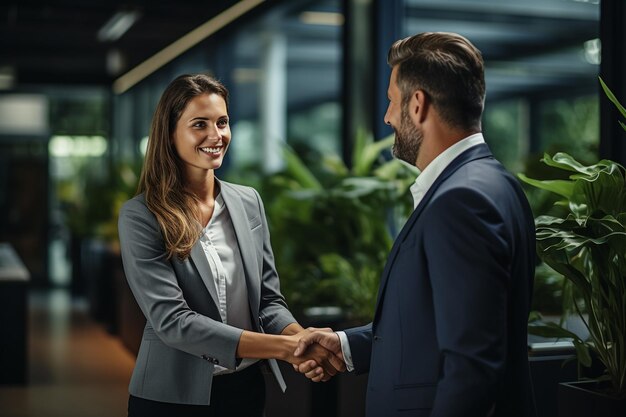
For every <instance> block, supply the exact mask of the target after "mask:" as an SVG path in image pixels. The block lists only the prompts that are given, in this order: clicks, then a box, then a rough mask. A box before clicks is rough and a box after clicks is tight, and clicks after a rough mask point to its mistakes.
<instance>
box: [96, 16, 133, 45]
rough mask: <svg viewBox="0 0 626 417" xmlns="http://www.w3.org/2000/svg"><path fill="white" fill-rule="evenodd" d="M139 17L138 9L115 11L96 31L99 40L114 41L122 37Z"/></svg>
mask: <svg viewBox="0 0 626 417" xmlns="http://www.w3.org/2000/svg"><path fill="white" fill-rule="evenodd" d="M140 17H141V13H139V12H138V11H123V12H117V13H115V14H114V15H113V16H112V17H111V18H110V19H109V20H108V21H107V22H106V23H105V24H104V25H103V26H102V27H101V28H100V30H99V31H98V40H99V41H100V42H114V41H116V40H118V39H119V38H121V37H122V35H123V34H125V33H126V32H127V31H128V29H130V28H131V26H132V25H134V24H135V22H136V21H137V20H138V19H139V18H140Z"/></svg>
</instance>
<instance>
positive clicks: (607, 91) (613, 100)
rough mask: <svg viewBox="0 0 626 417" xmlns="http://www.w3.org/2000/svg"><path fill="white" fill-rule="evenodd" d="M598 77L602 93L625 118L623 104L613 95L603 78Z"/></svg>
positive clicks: (625, 111) (625, 112)
mask: <svg viewBox="0 0 626 417" xmlns="http://www.w3.org/2000/svg"><path fill="white" fill-rule="evenodd" d="M598 79H599V80H600V85H601V86H602V89H603V90H604V94H606V96H607V97H608V99H609V100H610V101H611V103H613V104H614V105H615V107H616V108H617V110H619V112H620V113H621V114H622V116H623V117H624V118H626V109H625V108H624V106H622V105H621V103H620V102H619V100H618V99H617V97H615V94H613V92H612V91H611V89H610V88H609V87H608V86H607V85H606V84H605V83H604V80H603V79H602V77H598ZM622 127H623V126H622ZM625 129H626V128H625Z"/></svg>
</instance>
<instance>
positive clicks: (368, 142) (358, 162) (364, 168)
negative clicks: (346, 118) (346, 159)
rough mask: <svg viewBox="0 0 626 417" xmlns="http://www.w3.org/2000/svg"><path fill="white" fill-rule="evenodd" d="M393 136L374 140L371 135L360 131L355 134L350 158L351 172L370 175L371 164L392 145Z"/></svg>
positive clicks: (358, 174)
mask: <svg viewBox="0 0 626 417" xmlns="http://www.w3.org/2000/svg"><path fill="white" fill-rule="evenodd" d="M393 141H394V136H393V135H391V136H387V137H386V138H384V139H381V140H379V141H376V142H374V141H373V140H372V139H371V136H369V135H366V134H364V133H361V134H359V135H357V141H356V144H355V149H354V153H353V158H352V164H353V165H352V172H353V174H354V175H356V176H364V175H370V173H371V169H372V166H373V165H374V162H375V161H376V159H377V158H378V157H379V156H380V153H381V152H382V151H383V150H385V149H389V148H390V147H391V145H393Z"/></svg>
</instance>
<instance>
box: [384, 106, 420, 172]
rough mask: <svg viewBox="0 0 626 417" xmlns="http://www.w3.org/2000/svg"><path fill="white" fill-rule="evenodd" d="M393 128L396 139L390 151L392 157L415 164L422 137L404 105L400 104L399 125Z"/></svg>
mask: <svg viewBox="0 0 626 417" xmlns="http://www.w3.org/2000/svg"><path fill="white" fill-rule="evenodd" d="M393 130H394V132H395V134H396V140H395V141H394V143H393V147H392V148H391V153H392V154H393V156H394V157H396V158H398V159H401V160H403V161H405V162H408V163H409V164H411V165H415V164H416V163H417V156H418V155H419V153H420V147H421V146H422V140H423V139H424V137H423V135H422V132H420V131H419V130H418V129H417V128H416V127H415V125H414V124H413V121H412V120H411V117H409V112H408V110H407V108H406V106H402V114H401V115H400V126H399V127H398V128H397V129H396V128H395V127H394V128H393Z"/></svg>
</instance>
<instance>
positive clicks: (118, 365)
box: [0, 290, 134, 417]
mask: <svg viewBox="0 0 626 417" xmlns="http://www.w3.org/2000/svg"><path fill="white" fill-rule="evenodd" d="M29 305H30V309H29V340H28V343H29V366H30V371H29V381H30V382H29V384H28V385H27V386H24V387H20V386H0V417H112V416H125V415H126V414H127V413H126V405H127V401H128V391H127V388H128V381H129V379H130V374H131V371H132V368H133V365H134V356H133V355H132V354H130V353H129V352H128V351H127V350H126V348H124V346H123V345H122V344H121V342H120V341H119V339H117V338H116V337H113V336H111V335H110V334H108V333H107V332H106V331H105V330H104V328H103V327H102V326H100V325H98V324H97V323H94V322H93V321H91V320H90V319H89V317H88V314H87V308H86V305H85V304H84V303H81V302H76V301H74V302H73V301H72V300H71V298H70V296H69V295H68V293H67V292H65V291H63V290H54V291H50V292H45V293H33V294H31V295H30V297H29Z"/></svg>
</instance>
